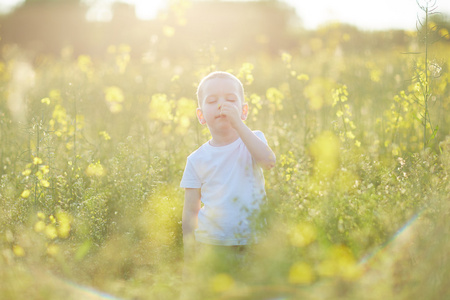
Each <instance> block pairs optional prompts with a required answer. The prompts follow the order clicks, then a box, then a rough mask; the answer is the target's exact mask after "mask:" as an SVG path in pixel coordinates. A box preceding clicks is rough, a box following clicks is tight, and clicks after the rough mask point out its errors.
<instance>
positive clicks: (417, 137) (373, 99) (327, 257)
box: [0, 23, 450, 300]
mask: <svg viewBox="0 0 450 300" xmlns="http://www.w3.org/2000/svg"><path fill="white" fill-rule="evenodd" d="M169 29H170V28H163V31H162V33H161V36H160V37H159V39H155V40H154V44H153V46H152V47H153V48H152V49H149V53H147V55H145V56H144V57H133V55H132V49H131V47H130V46H128V45H126V44H121V43H118V44H117V45H111V46H109V47H108V48H107V49H105V51H104V57H103V58H102V59H97V58H96V59H94V58H92V57H90V56H88V55H73V54H72V52H71V49H70V48H67V49H66V48H65V49H62V51H61V55H60V56H54V55H35V56H33V55H30V54H29V53H26V52H25V51H22V50H21V49H19V48H17V47H16V46H14V45H7V46H5V47H4V48H3V49H2V55H1V60H0V129H1V131H0V138H1V143H0V166H1V168H0V298H2V299H12V300H14V299H61V298H65V299H112V298H113V297H112V296H110V295H114V296H115V297H118V298H121V299H177V298H178V297H179V296H180V294H181V295H183V296H185V298H187V299H300V298H305V299H445V298H448V297H450V288H449V284H450V261H449V256H448V253H450V223H449V222H450V221H449V220H450V215H449V214H450V202H449V200H450V198H449V195H450V184H449V172H450V118H449V111H450V74H449V72H448V70H449V66H450V56H449V53H450V43H449V41H448V32H446V31H445V30H444V29H440V28H439V27H438V26H437V25H436V24H434V23H429V24H427V26H425V28H422V31H421V32H418V33H417V32H412V33H408V34H406V33H405V36H403V39H405V40H407V43H404V44H401V45H400V46H394V45H393V44H392V43H390V44H389V46H387V47H378V48H376V49H371V48H367V47H366V48H364V47H363V46H361V48H358V49H355V48H354V47H353V46H354V45H357V44H358V40H355V39H357V38H360V37H361V36H364V34H365V33H362V32H359V33H358V34H359V35H358V36H356V35H355V36H352V35H351V34H349V33H348V32H347V31H345V27H343V26H340V25H330V26H327V27H324V28H322V29H320V30H318V31H317V32H311V33H309V34H304V35H303V36H302V40H301V42H299V44H298V46H297V47H293V48H292V50H290V51H280V52H279V53H278V54H277V55H269V54H268V53H262V52H261V53H257V54H255V55H250V56H234V55H233V56H231V55H228V54H227V52H226V49H218V48H217V47H213V46H208V47H203V48H200V47H199V51H198V53H197V56H195V57H189V56H187V57H169V56H167V55H163V53H164V50H165V49H166V48H165V47H168V45H169V44H170V43H169V42H167V41H170V39H171V38H173V35H174V32H172V31H170V30H169ZM172 29H173V28H172ZM367 34H368V35H369V34H370V33H367ZM387 35H388V34H387ZM423 36H437V37H440V39H439V41H437V42H435V43H433V44H431V43H430V44H429V45H428V48H425V45H424V43H423ZM386 39H387V37H386ZM213 70H224V71H231V72H232V73H234V74H235V75H237V76H238V77H239V78H240V79H241V80H242V82H243V83H244V86H245V90H246V100H247V102H248V103H249V106H250V114H249V119H248V120H247V124H248V126H249V127H250V128H252V129H254V130H257V129H258V130H261V131H263V132H264V133H265V135H266V137H267V139H268V141H269V144H270V146H271V148H272V149H273V150H274V152H275V153H276V155H277V165H276V167H275V168H273V169H272V170H270V171H268V172H266V173H265V177H266V191H267V194H268V202H269V203H268V206H267V209H266V210H264V212H263V217H264V218H265V219H266V221H267V222H266V223H267V225H266V227H265V228H264V229H263V230H264V232H265V235H264V239H263V240H262V241H261V243H260V244H258V245H257V246H255V248H254V249H253V250H252V251H251V252H250V253H249V255H248V257H247V260H246V264H245V266H244V267H243V268H242V269H241V270H227V268H223V267H224V266H223V262H221V261H209V260H208V258H204V261H203V262H202V263H203V264H205V265H216V266H217V268H216V269H217V270H223V271H220V272H217V273H214V274H202V272H201V271H199V272H198V276H197V277H193V278H191V280H190V282H189V283H186V282H183V281H182V268H183V256H182V253H183V251H182V231H181V211H182V207H183V199H184V191H183V190H182V189H180V188H179V187H178V185H179V182H180V180H181V175H182V172H183V169H184V165H185V161H186V157H187V156H188V155H189V154H190V153H191V152H192V151H194V150H195V149H196V148H197V147H198V146H199V145H201V144H202V143H204V142H205V141H207V140H208V138H209V133H208V130H207V128H204V127H202V126H201V125H200V124H198V122H197V120H196V116H195V109H196V107H197V104H196V98H195V89H196V85H197V83H198V82H199V80H200V79H201V78H202V77H203V76H204V75H206V74H207V73H208V72H210V71H213ZM87 287H90V288H89V289H88V288H87ZM99 291H102V292H105V293H108V294H109V295H106V294H101V293H100V292H99ZM192 295H193V296H192Z"/></svg>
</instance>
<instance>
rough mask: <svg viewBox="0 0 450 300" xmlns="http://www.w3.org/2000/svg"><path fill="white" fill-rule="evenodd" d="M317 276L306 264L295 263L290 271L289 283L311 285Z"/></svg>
mask: <svg viewBox="0 0 450 300" xmlns="http://www.w3.org/2000/svg"><path fill="white" fill-rule="evenodd" d="M314 279H315V275H314V272H313V269H312V268H311V266H310V265H308V264H307V263H305V262H298V263H295V264H294V265H293V266H292V267H291V269H290V270H289V283H292V284H309V283H311V282H313V281H314Z"/></svg>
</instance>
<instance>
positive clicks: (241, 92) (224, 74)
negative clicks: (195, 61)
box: [197, 71, 245, 108]
mask: <svg viewBox="0 0 450 300" xmlns="http://www.w3.org/2000/svg"><path fill="white" fill-rule="evenodd" d="M215 78H226V79H231V80H233V81H235V82H236V83H237V85H238V89H239V96H240V97H241V104H243V103H244V99H245V98H244V86H243V85H242V82H241V81H240V80H239V79H238V78H237V77H236V76H234V75H233V74H231V73H228V72H223V71H215V72H212V73H209V74H208V75H206V76H205V77H203V79H202V80H201V81H200V83H199V85H198V87H197V101H198V107H200V108H201V107H202V104H203V103H202V98H203V86H204V85H205V83H206V82H207V81H208V80H210V79H215Z"/></svg>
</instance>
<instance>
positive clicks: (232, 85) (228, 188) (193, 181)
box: [180, 72, 275, 260]
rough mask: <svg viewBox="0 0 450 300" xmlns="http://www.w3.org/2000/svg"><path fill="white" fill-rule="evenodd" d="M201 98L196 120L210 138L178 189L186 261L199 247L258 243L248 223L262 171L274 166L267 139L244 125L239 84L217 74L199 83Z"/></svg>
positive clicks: (244, 107) (259, 197)
mask: <svg viewBox="0 0 450 300" xmlns="http://www.w3.org/2000/svg"><path fill="white" fill-rule="evenodd" d="M197 98H198V106H199V107H198V108H197V117H198V120H199V122H200V123H201V124H202V125H205V124H206V126H208V129H209V130H210V132H211V136H212V138H211V140H209V141H208V142H206V143H205V144H203V145H202V146H201V147H200V148H198V149H197V150H196V151H195V152H193V153H192V154H191V155H190V156H189V157H188V158H187V163H186V168H185V170H184V174H183V178H182V180H181V184H180V186H181V187H183V188H185V201H184V209H183V221H182V223H183V242H184V248H185V260H186V259H189V258H190V257H192V255H193V254H194V252H195V248H196V246H195V244H196V242H198V243H200V244H209V245H216V246H221V247H223V246H242V245H247V244H251V243H253V242H255V236H254V234H252V231H251V224H250V220H249V218H250V217H251V215H252V213H254V212H255V211H256V210H257V209H258V208H259V205H260V204H261V202H262V201H263V199H264V197H265V190H264V176H263V172H262V169H270V168H272V167H273V166H274V165H275V155H274V153H273V151H272V150H271V149H270V147H269V146H268V145H267V141H266V139H265V137H264V134H263V133H262V132H260V131H251V130H250V129H249V128H248V127H247V126H246V125H245V124H244V122H243V121H244V120H245V119H246V118H247V114H248V105H247V104H246V103H244V89H243V86H242V83H241V82H240V81H239V79H237V78H236V77H235V76H233V75H232V74H230V73H226V72H213V73H211V74H209V75H207V76H206V77H205V78H203V80H202V81H201V82H200V84H199V86H198V89H197ZM201 203H203V204H204V206H203V207H201ZM234 248H238V247H234Z"/></svg>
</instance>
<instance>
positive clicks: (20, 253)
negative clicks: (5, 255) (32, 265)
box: [13, 245, 25, 257]
mask: <svg viewBox="0 0 450 300" xmlns="http://www.w3.org/2000/svg"><path fill="white" fill-rule="evenodd" d="M13 252H14V255H15V256H17V257H24V256H25V250H24V249H23V248H22V247H20V246H19V245H14V246H13Z"/></svg>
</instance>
